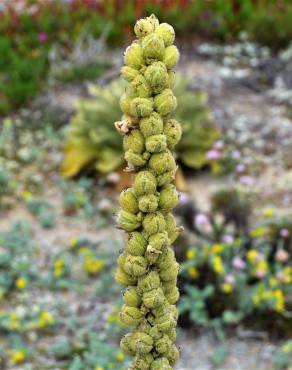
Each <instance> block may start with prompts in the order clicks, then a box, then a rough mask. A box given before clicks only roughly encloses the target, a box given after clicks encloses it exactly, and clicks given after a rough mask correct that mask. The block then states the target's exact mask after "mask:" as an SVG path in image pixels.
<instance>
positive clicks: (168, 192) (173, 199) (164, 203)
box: [159, 184, 178, 211]
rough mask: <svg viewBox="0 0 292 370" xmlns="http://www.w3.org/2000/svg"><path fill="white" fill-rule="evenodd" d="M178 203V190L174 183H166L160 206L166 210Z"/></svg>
mask: <svg viewBox="0 0 292 370" xmlns="http://www.w3.org/2000/svg"><path fill="white" fill-rule="evenodd" d="M177 204H178V192H177V190H176V188H175V186H174V185H172V184H169V185H166V186H165V187H164V188H163V189H162V190H161V191H160V195H159V206H160V208H161V209H164V210H166V211H168V210H170V209H171V208H174V207H175V206H176V205H177Z"/></svg>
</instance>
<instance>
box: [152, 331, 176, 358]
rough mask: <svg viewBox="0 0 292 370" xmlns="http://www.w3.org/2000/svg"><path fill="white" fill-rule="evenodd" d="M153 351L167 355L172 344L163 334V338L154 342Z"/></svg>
mask: <svg viewBox="0 0 292 370" xmlns="http://www.w3.org/2000/svg"><path fill="white" fill-rule="evenodd" d="M154 345H155V349H156V351H157V352H158V353H162V354H165V353H167V352H168V351H169V350H170V348H171V346H172V342H171V340H170V339H169V338H168V336H167V334H163V336H162V337H161V338H159V339H157V340H156V341H155V344H154Z"/></svg>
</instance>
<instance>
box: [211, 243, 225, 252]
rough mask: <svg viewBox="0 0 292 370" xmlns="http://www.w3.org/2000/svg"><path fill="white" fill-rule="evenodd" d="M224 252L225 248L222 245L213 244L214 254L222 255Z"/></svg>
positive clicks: (212, 250)
mask: <svg viewBox="0 0 292 370" xmlns="http://www.w3.org/2000/svg"><path fill="white" fill-rule="evenodd" d="M223 250H224V247H223V245H222V244H213V245H212V247H211V252H212V253H213V254H220V253H222V252H223Z"/></svg>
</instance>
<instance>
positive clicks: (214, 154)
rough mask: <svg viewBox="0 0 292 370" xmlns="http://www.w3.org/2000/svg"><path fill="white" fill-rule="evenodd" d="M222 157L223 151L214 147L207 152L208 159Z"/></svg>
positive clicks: (212, 159)
mask: <svg viewBox="0 0 292 370" xmlns="http://www.w3.org/2000/svg"><path fill="white" fill-rule="evenodd" d="M220 158H221V153H220V152H219V151H218V150H215V149H212V150H209V151H208V152H207V159H209V160H210V161H214V160H217V159H220Z"/></svg>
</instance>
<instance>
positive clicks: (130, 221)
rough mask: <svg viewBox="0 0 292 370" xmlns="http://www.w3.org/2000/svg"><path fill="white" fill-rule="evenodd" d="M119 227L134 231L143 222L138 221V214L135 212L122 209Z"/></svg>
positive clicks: (119, 215)
mask: <svg viewBox="0 0 292 370" xmlns="http://www.w3.org/2000/svg"><path fill="white" fill-rule="evenodd" d="M117 223H118V227H119V228H121V229H124V230H126V231H134V230H135V229H138V227H140V226H141V222H139V221H138V219H137V216H136V215H134V214H133V213H130V212H127V211H123V210H121V211H120V212H119V214H118V220H117Z"/></svg>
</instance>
